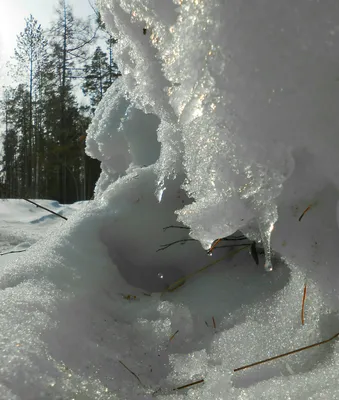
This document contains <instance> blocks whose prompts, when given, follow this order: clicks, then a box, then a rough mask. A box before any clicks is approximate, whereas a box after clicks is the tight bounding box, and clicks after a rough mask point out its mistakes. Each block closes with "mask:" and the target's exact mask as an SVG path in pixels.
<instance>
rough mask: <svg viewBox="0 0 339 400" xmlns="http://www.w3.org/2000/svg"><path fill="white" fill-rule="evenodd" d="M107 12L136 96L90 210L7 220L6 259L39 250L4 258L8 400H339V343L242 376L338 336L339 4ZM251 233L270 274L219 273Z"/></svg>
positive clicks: (240, 269)
mask: <svg viewBox="0 0 339 400" xmlns="http://www.w3.org/2000/svg"><path fill="white" fill-rule="evenodd" d="M99 3H100V7H101V10H102V13H103V17H104V19H105V22H106V25H107V27H108V28H109V29H111V30H112V32H113V34H114V35H115V36H116V37H118V38H119V42H118V45H117V49H116V54H115V56H116V58H117V61H118V62H119V67H120V68H121V70H122V77H121V79H120V78H119V82H117V84H115V85H114V86H112V88H111V89H110V90H109V91H108V92H107V93H106V95H105V97H104V99H103V100H102V102H101V104H100V105H99V107H98V109H97V111H96V116H95V118H94V120H93V123H92V125H91V127H90V129H89V132H88V137H87V151H88V153H89V154H91V155H92V156H94V157H96V158H98V159H99V160H100V161H101V162H102V174H101V177H100V179H99V182H98V184H97V187H96V194H95V199H94V201H93V202H89V203H88V204H86V205H84V207H82V208H81V210H80V211H78V212H77V213H75V215H73V216H71V217H70V218H69V220H68V221H67V222H66V221H61V222H59V225H58V226H57V227H55V226H54V230H53V228H51V230H48V231H47V228H48V227H50V225H49V224H50V223H51V222H52V219H48V218H43V215H39V216H38V215H34V216H32V217H29V218H28V217H25V218H23V217H22V215H23V213H21V212H20V213H18V209H19V208H18V207H19V205H18V204H16V205H15V206H14V205H12V206H10V207H8V208H6V207H5V205H4V204H5V203H1V206H2V208H0V210H2V214H1V217H2V221H3V222H2V225H1V229H2V236H1V237H2V238H3V239H4V241H6V248H7V247H8V246H12V245H14V244H15V245H16V246H20V244H19V243H16V242H15V243H12V238H13V237H15V238H16V239H17V238H22V237H23V236H20V235H19V233H18V231H20V230H23V229H22V228H21V226H22V225H24V226H25V229H26V230H25V234H27V237H25V238H24V242H25V243H26V245H25V248H27V247H29V246H30V245H31V244H32V243H34V242H35V239H32V238H30V236H29V232H31V235H32V237H33V236H34V237H35V238H36V237H37V232H38V229H40V230H41V232H42V231H43V232H44V234H43V235H42V236H43V237H42V240H40V241H39V242H37V243H35V244H33V245H32V246H31V247H30V248H28V250H27V251H26V252H24V253H22V254H20V255H18V256H16V255H9V256H8V257H9V260H10V261H9V262H8V261H7V262H6V260H8V259H7V258H5V257H2V258H0V261H1V263H2V264H1V268H0V289H1V290H0V302H1V304H2V313H1V315H0V325H1V330H0V342H1V343H2V351H1V352H0V364H1V371H0V399H6V400H33V399H34V400H36V399H43V400H45V399H49V398H50V399H57V400H64V399H74V400H126V399H128V400H151V399H154V398H157V399H159V400H184V399H185V400H186V399H187V400H190V399H192V400H193V399H194V400H226V399H227V400H244V399H246V400H257V399H267V400H268V399H277V400H279V399H281V400H282V399H286V398H290V399H302V400H304V399H305V400H306V399H307V400H309V399H314V400H318V399H336V398H338V380H339V365H338V355H339V347H338V346H339V343H338V340H333V341H331V342H330V343H327V344H324V345H322V346H318V347H314V348H313V349H311V350H308V351H304V352H301V353H298V354H295V355H291V356H289V357H285V358H281V359H278V360H275V361H272V362H270V363H266V364H262V365H258V366H256V367H254V368H249V369H245V370H243V371H240V372H234V369H236V368H237V367H241V366H244V365H246V364H251V363H253V362H255V361H259V360H262V359H264V358H269V357H272V356H276V355H278V354H281V353H284V352H287V351H290V350H293V349H296V348H300V347H303V346H306V345H309V344H312V343H315V342H319V341H322V340H325V339H328V338H330V337H332V336H333V335H334V334H335V333H338V332H339V318H338V307H339V295H338V285H339V270H338V267H337V266H338V264H339V253H338V243H339V229H338V225H339V222H338V219H339V217H338V215H339V211H338V210H339V206H338V176H339V174H338V172H339V171H338V168H339V166H338V164H337V163H336V159H337V155H338V147H339V136H338V135H337V132H336V131H337V127H338V122H339V113H338V112H337V109H336V108H337V104H338V100H339V89H338V86H337V79H338V73H339V63H338V60H337V58H338V57H337V55H338V54H339V52H338V50H339V49H338V47H339V28H338V23H337V21H339V3H338V2H337V0H327V1H326V4H325V3H324V2H319V1H316V0H284V1H271V0H253V1H250V2H249V1H245V0H238V1H230V0H226V1H224V0H223V1H222V0H205V1H203V0H100V1H99ZM158 199H161V201H160V202H159V201H158ZM6 204H10V203H6ZM20 204H21V203H20ZM11 207H12V208H11ZM305 210H308V211H307V212H306V213H305V214H304V211H305ZM27 212H28V211H27ZM29 213H30V211H29ZM9 215H11V216H12V217H11V218H10V217H9ZM16 215H18V220H15V218H14V217H13V216H16ZM302 215H303V217H302V219H300V217H301V216H302ZM13 218H14V219H13ZM177 220H179V222H182V223H183V224H185V225H186V226H187V227H189V228H190V230H186V229H169V228H168V229H167V227H168V226H171V225H177V224H178V222H177ZM33 221H34V223H31V222H33ZM53 221H54V220H53ZM54 222H55V221H54ZM27 224H28V225H29V229H28V228H27ZM237 230H241V232H243V234H245V235H246V237H247V238H249V239H250V240H254V241H256V242H259V241H261V242H262V246H263V247H264V248H265V251H266V268H267V269H271V268H272V262H273V265H274V268H273V272H272V273H270V274H267V273H266V272H265V271H264V269H263V268H260V267H258V266H257V265H256V264H255V263H254V261H253V258H252V257H251V255H250V254H249V251H242V250H244V249H243V248H242V247H243V245H241V247H238V244H237V242H236V241H231V242H227V244H228V243H229V245H231V249H228V248H223V247H220V248H218V249H215V251H214V252H213V254H212V256H211V257H209V256H208V255H207V254H206V251H205V250H204V248H207V247H209V246H210V244H211V242H212V241H213V240H214V239H216V238H220V237H225V236H227V235H230V234H233V233H234V232H235V231H237ZM4 232H11V233H10V234H8V235H6V234H4ZM14 232H15V234H14ZM189 235H190V236H189ZM193 238H195V239H198V241H195V240H192V239H193ZM199 241H200V242H201V244H202V245H203V246H201V245H200V243H199ZM7 242H8V243H7ZM246 243H249V244H250V243H251V242H246ZM21 245H22V246H23V244H22V243H21ZM247 249H248V247H247ZM271 249H272V251H271ZM270 251H271V255H270ZM257 257H258V259H259V263H260V265H261V264H263V263H264V262H263V257H262V255H261V254H260V253H259V254H258V255H257ZM270 257H271V258H272V260H273V261H272V262H271V261H270ZM213 262H214V263H215V264H213V266H212V267H211V268H208V269H206V266H208V265H212V263H213ZM201 268H205V270H204V271H203V272H202V273H199V274H195V275H192V274H194V273H195V272H197V271H198V270H199V269H201ZM187 276H190V277H189V278H187ZM178 281H179V282H181V284H182V286H180V287H179V286H177V290H174V291H170V290H169V289H170V288H171V285H172V284H173V282H174V283H175V282H178ZM305 284H306V285H307V298H306V308H305V313H304V317H305V321H304V324H302V322H301V320H300V311H301V301H302V294H303V290H304V287H305ZM131 371H132V372H133V373H132V372H131ZM202 379H203V380H204V382H203V383H202V382H201V383H200V384H199V385H194V386H190V387H187V388H185V389H180V390H177V388H179V387H182V386H185V385H186V384H190V383H192V382H194V381H201V380H202Z"/></svg>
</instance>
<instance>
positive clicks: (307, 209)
mask: <svg viewBox="0 0 339 400" xmlns="http://www.w3.org/2000/svg"><path fill="white" fill-rule="evenodd" d="M311 207H312V205H311V204H310V205H309V206H308V207H307V208H306V210H305V211H304V212H303V213H302V214H301V215H300V217H299V222H300V221H301V219H302V218H303V216H304V215H305V214H306V213H307V211H309V210H310V209H311Z"/></svg>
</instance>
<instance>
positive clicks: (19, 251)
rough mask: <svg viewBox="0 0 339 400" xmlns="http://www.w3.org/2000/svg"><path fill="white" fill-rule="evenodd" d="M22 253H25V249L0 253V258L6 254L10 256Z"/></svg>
mask: <svg viewBox="0 0 339 400" xmlns="http://www.w3.org/2000/svg"><path fill="white" fill-rule="evenodd" d="M24 251H27V249H24V250H12V251H8V252H7V253H1V254H0V256H5V255H6V254H12V253H22V252H24Z"/></svg>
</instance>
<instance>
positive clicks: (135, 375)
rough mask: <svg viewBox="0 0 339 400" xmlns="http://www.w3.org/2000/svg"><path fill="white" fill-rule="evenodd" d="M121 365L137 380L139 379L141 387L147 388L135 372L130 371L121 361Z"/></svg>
mask: <svg viewBox="0 0 339 400" xmlns="http://www.w3.org/2000/svg"><path fill="white" fill-rule="evenodd" d="M119 363H120V364H121V365H122V366H123V367H124V368H126V369H127V371H128V372H129V373H131V374H132V375H133V376H134V377H135V378H136V379H138V382H139V383H140V385H141V386H142V387H145V386H144V385H143V383H142V382H141V380H140V378H139V377H138V375H137V374H136V373H135V372H133V371H132V370H130V369H129V368H128V367H127V366H126V365H125V364H124V363H123V362H122V361H120V360H119Z"/></svg>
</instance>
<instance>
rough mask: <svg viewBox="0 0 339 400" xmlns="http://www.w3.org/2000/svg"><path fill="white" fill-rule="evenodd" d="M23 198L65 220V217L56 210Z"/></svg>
mask: <svg viewBox="0 0 339 400" xmlns="http://www.w3.org/2000/svg"><path fill="white" fill-rule="evenodd" d="M23 200H25V201H27V202H28V203H31V204H34V205H35V206H36V207H38V208H42V209H43V210H45V211H48V212H49V213H51V214H54V215H56V216H58V217H60V218H62V219H64V220H66V221H67V218H66V217H64V216H63V215H60V214H58V213H56V212H54V211H52V210H50V209H48V208H46V207H43V206H41V205H40V204H37V203H35V202H34V201H32V200H28V199H23Z"/></svg>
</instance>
